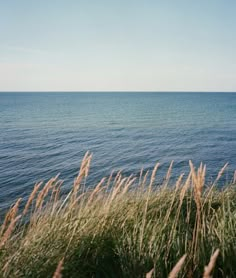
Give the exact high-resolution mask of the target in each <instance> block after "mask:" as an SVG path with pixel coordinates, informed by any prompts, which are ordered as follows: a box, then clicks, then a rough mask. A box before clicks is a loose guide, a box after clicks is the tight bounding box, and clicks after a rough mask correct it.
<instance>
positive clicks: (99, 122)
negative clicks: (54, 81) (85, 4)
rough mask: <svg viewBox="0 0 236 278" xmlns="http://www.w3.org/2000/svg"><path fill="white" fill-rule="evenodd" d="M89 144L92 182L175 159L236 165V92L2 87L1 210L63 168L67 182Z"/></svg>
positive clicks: (212, 168)
mask: <svg viewBox="0 0 236 278" xmlns="http://www.w3.org/2000/svg"><path fill="white" fill-rule="evenodd" d="M87 150H90V151H91V152H92V153H93V157H94V159H93V162H92V168H91V175H90V178H89V183H90V184H95V183H96V182H97V181H98V180H99V179H100V178H101V177H103V176H108V175H109V174H110V172H111V171H112V170H115V171H118V170H120V169H123V172H124V174H126V175H129V174H131V173H134V174H137V175H138V173H139V172H140V169H141V168H144V169H145V170H148V169H150V168H152V167H153V166H154V164H155V163H156V162H161V165H162V167H161V168H160V171H159V174H160V176H161V175H163V174H164V172H165V171H166V169H167V167H168V165H169V163H170V162H171V160H174V161H175V162H174V171H173V176H177V175H178V174H180V173H181V172H186V173H187V172H188V160H190V159H191V160H193V162H194V163H195V164H196V165H198V164H199V163H200V162H201V161H203V162H204V163H206V164H207V173H208V176H209V178H211V177H212V178H214V177H215V175H216V174H217V172H218V170H219V169H220V168H221V167H222V166H223V165H224V164H225V163H226V162H229V167H228V170H227V172H226V174H225V177H224V179H225V180H230V179H231V178H232V175H233V171H234V170H235V169H236V94H235V93H145V92H143V93H114V92H113V93H67V92H65V93H56V92H55V93H53V92H51V93H0V208H1V209H4V208H6V207H8V206H9V205H10V204H11V203H12V202H14V201H15V200H16V199H17V198H18V197H20V196H23V197H25V198H26V197H27V195H28V194H29V192H30V191H31V190H32V187H33V185H34V183H35V182H36V181H39V180H47V179H48V178H50V177H52V176H53V175H55V174H57V173H60V177H61V178H63V179H65V185H66V187H69V184H71V183H72V181H73V178H74V177H75V175H76V174H77V172H78V169H79V166H80V161H81V159H82V157H83V155H84V154H85V152H86V151H87Z"/></svg>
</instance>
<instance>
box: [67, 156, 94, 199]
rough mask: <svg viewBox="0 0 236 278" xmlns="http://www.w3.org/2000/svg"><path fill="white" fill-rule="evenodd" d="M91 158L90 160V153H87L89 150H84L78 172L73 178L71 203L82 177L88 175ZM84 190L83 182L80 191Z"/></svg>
mask: <svg viewBox="0 0 236 278" xmlns="http://www.w3.org/2000/svg"><path fill="white" fill-rule="evenodd" d="M91 160H92V154H90V155H89V152H86V154H85V156H84V158H83V160H82V162H81V165H80V170H79V173H78V175H77V177H76V178H75V180H74V185H73V192H72V195H71V198H72V202H73V203H74V201H75V199H76V197H77V194H78V191H79V189H80V186H81V182H82V180H83V179H84V178H87V176H88V173H89V168H90V164H91ZM84 190H85V184H84V188H83V189H82V191H84Z"/></svg>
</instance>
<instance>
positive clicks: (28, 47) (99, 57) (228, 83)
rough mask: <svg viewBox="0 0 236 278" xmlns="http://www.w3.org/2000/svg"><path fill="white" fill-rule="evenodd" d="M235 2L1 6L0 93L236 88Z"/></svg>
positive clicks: (27, 3) (7, 3)
mask: <svg viewBox="0 0 236 278" xmlns="http://www.w3.org/2000/svg"><path fill="white" fill-rule="evenodd" d="M235 14H236V1H223V0H214V1H212V0H209V1H203V0H199V1H191V0H188V1H187V0H180V1H176V0H172V1H171V0H170V1H154V0H146V1H141V0H136V1H131V0H126V1H124V0H120V1H111V0H110V1H106V0H100V1H94V0H91V1H80V0H77V1H76V0H68V1H60V0H58V1H52V0H47V1H46V0H42V1H29V0H21V1H17V0H12V1H1V3H0V91H1V92H8V91H222V92H235V91H236V78H235V77H236V55H235V50H236V31H235V30H236V17H235Z"/></svg>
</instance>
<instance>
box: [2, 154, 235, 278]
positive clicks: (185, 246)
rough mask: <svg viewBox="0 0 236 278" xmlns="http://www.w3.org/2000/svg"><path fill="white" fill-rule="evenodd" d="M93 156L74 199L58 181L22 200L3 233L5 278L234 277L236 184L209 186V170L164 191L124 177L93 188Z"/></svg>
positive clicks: (146, 180) (145, 179)
mask: <svg viewBox="0 0 236 278" xmlns="http://www.w3.org/2000/svg"><path fill="white" fill-rule="evenodd" d="M90 162H91V155H90V154H89V153H86V155H85V157H84V159H83V161H82V163H81V168H80V171H79V174H78V176H77V177H76V179H75V180H74V184H73V187H72V190H71V191H70V192H69V193H68V195H67V196H60V191H61V187H62V181H61V180H60V179H59V177H58V176H56V177H54V178H52V179H50V180H49V181H48V182H47V183H46V184H45V185H43V184H42V183H38V184H36V185H35V187H34V189H33V191H32V193H31V195H30V196H29V199H28V201H27V202H26V205H25V207H24V208H23V210H22V212H21V211H20V212H19V203H20V201H21V200H18V201H17V202H16V204H15V205H14V206H13V207H12V208H11V209H10V210H9V212H8V213H7V214H6V217H5V220H4V221H3V223H2V225H1V228H0V269H1V271H0V273H1V274H0V276H1V277H55V278H59V277H63V278H64V277H147V278H148V277H149V278H150V277H178V275H179V277H205V278H207V277H212V275H213V274H214V276H215V277H234V275H235V272H236V267H235V265H236V249H235V244H236V191H235V186H234V185H235V180H234V181H232V183H231V184H230V185H228V186H227V187H226V188H225V189H224V190H221V191H220V190H218V189H217V182H218V180H219V179H220V177H221V175H223V172H224V170H225V168H226V167H224V168H222V170H221V171H220V172H219V175H218V177H217V179H216V181H215V182H214V183H213V184H212V185H210V186H207V187H206V188H205V176H206V167H205V166H203V165H202V164H201V165H200V166H199V168H198V169H195V168H194V166H193V164H192V163H191V162H190V172H189V174H188V175H187V176H186V177H185V176H184V175H183V174H182V175H180V177H179V178H178V179H177V180H176V183H175V184H174V185H173V184H172V186H171V185H169V181H170V176H171V168H172V164H173V163H171V166H170V168H169V170H168V172H167V175H166V177H165V179H164V182H163V185H162V186H156V184H155V175H156V172H157V171H158V167H159V164H157V165H156V166H155V167H154V169H153V171H152V173H150V175H149V173H148V172H147V173H142V174H140V177H139V178H136V177H133V176H129V177H125V176H123V175H122V173H121V172H119V173H118V174H117V175H115V176H112V175H111V176H110V177H108V178H107V179H106V178H103V179H102V180H101V181H100V182H99V183H98V185H97V186H96V187H95V188H93V189H90V188H88V187H87V186H86V185H85V181H86V178H87V176H88V174H89V167H90Z"/></svg>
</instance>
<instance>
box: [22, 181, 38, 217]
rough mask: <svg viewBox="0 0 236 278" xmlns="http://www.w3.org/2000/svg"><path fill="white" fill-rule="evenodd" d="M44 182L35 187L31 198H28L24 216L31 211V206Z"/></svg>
mask: <svg viewBox="0 0 236 278" xmlns="http://www.w3.org/2000/svg"><path fill="white" fill-rule="evenodd" d="M42 183H43V182H39V183H36V184H35V186H34V189H33V191H32V192H31V194H30V196H29V198H28V201H27V203H26V205H25V208H24V211H23V215H25V214H26V213H27V211H28V210H29V207H30V205H31V204H32V202H33V200H34V198H35V195H36V194H37V192H38V190H39V188H40V186H41V185H42Z"/></svg>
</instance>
